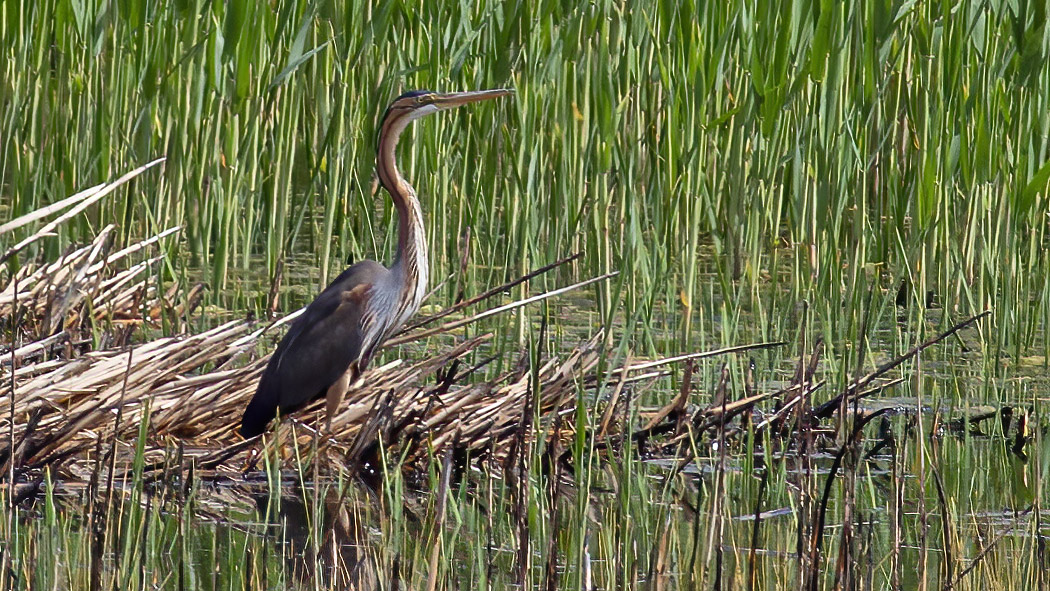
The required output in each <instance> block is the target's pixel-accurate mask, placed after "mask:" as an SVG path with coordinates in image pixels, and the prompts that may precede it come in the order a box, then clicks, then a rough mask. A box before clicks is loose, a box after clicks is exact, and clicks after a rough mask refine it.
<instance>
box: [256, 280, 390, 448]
mask: <svg viewBox="0 0 1050 591" xmlns="http://www.w3.org/2000/svg"><path fill="white" fill-rule="evenodd" d="M386 273H389V271H388V270H387V269H386V268H385V267H383V266H382V265H380V264H379V263H376V262H374V261H361V262H359V263H356V264H354V265H353V266H351V267H350V268H349V269H347V270H346V271H343V273H342V274H340V275H339V277H336V279H335V280H334V281H333V282H332V283H331V284H330V285H329V286H328V287H327V288H325V290H324V291H322V292H321V294H320V295H319V296H317V299H315V300H314V301H313V302H312V303H311V304H310V305H309V306H307V308H306V310H305V311H304V312H303V314H302V316H300V317H299V318H296V319H295V322H293V323H292V326H291V328H290V329H289V330H288V332H287V333H286V334H285V335H284V338H282V339H281V342H280V344H279V345H277V350H276V351H275V352H274V354H273V356H272V357H270V362H269V364H268V365H267V366H266V370H265V371H264V372H263V375H262V378H261V379H260V380H259V387H258V389H257V390H256V392H255V396H254V397H252V400H251V402H249V403H248V407H247V408H246V409H245V411H244V417H243V418H242V419H241V434H242V435H244V436H245V437H251V436H253V435H257V434H259V433H262V432H263V431H264V430H265V429H266V424H267V423H269V422H270V420H271V419H272V418H273V417H274V416H275V415H276V414H277V412H278V411H280V413H281V414H286V413H289V412H292V411H294V410H296V409H297V408H299V407H301V406H303V405H305V404H306V403H308V402H310V401H311V400H313V399H315V398H318V397H320V396H322V395H324V392H325V390H327V389H328V387H329V386H331V385H332V384H333V383H335V381H336V380H338V379H339V377H340V376H342V375H343V374H344V373H345V372H346V370H347V369H348V368H349V367H350V364H351V363H353V362H354V361H355V360H357V359H358V358H359V357H360V356H361V351H362V349H363V348H364V347H365V343H364V342H363V341H364V336H365V335H364V332H363V331H362V326H361V324H362V314H363V313H364V310H365V303H366V301H367V299H368V297H369V290H370V289H371V288H372V287H373V286H374V285H375V284H376V283H377V282H378V281H379V280H380V279H381V278H382V276H383V275H384V274H386Z"/></svg>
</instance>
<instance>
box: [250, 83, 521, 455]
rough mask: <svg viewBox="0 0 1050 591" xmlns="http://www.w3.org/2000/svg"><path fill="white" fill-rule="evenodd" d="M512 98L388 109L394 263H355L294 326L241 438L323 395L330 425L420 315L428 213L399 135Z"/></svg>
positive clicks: (483, 94) (383, 164) (449, 98)
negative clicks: (384, 348) (405, 165)
mask: <svg viewBox="0 0 1050 591" xmlns="http://www.w3.org/2000/svg"><path fill="white" fill-rule="evenodd" d="M510 93H511V91H509V90H502V89H501V90H487V91H479V92H461V93H450V94H441V93H435V92H429V91H413V92H408V93H405V94H403V95H401V96H400V97H398V98H397V99H395V100H394V102H392V103H391V104H390V106H389V107H388V108H387V110H386V114H385V115H384V116H383V122H382V124H381V125H380V130H379V147H378V151H377V156H376V172H377V173H378V176H379V182H380V183H382V185H383V187H384V188H385V189H386V190H387V192H388V193H390V196H391V198H392V199H393V201H394V207H395V208H396V209H397V214H398V241H397V255H396V257H395V258H394V263H393V264H392V265H391V266H390V267H389V268H387V267H384V266H383V265H381V264H379V263H377V262H375V261H361V262H359V263H356V264H354V265H352V266H351V267H350V268H349V269H347V270H345V271H343V272H342V273H341V274H340V275H339V276H338V277H336V278H335V280H334V281H332V283H331V284H330V285H329V286H328V287H327V288H325V290H324V291H322V292H321V294H320V295H318V296H317V299H315V300H314V301H313V302H312V303H311V304H310V305H309V306H307V308H306V311H305V312H303V314H302V315H301V316H300V317H299V318H297V319H296V320H295V322H293V323H292V326H291V328H290V329H289V330H288V332H287V334H285V335H284V338H283V339H281V342H280V344H278V345H277V350H276V351H275V352H274V354H273V356H271V357H270V361H269V363H268V364H267V366H266V370H265V371H264V372H263V375H262V378H261V379H260V380H259V386H258V389H257V390H256V392H255V396H253V397H252V399H251V402H249V403H248V407H247V408H246V409H245V410H244V416H243V417H242V419H241V435H242V436H244V437H254V436H255V435H258V434H260V433H262V432H263V431H265V430H266V426H267V424H268V423H269V422H270V421H271V420H272V419H273V418H274V417H276V416H277V415H278V414H287V413H289V412H292V411H294V410H296V409H298V408H300V407H302V406H304V405H305V404H307V403H308V402H310V401H312V400H314V399H316V398H320V397H322V396H325V397H326V398H327V417H328V421H329V425H330V423H331V419H332V416H333V415H334V414H335V412H336V410H337V409H338V406H339V403H340V402H341V401H342V398H343V395H344V394H345V392H346V389H347V387H348V386H349V385H350V384H352V383H353V382H354V381H355V380H356V379H357V377H358V376H359V375H360V374H361V372H362V371H363V370H364V369H365V367H366V366H367V365H368V362H369V361H370V360H371V358H372V355H373V354H374V353H375V350H376V348H377V347H378V346H379V345H380V344H382V342H383V340H385V339H386V338H387V337H388V336H390V334H391V333H393V332H394V331H395V330H397V329H398V328H399V327H400V326H401V325H402V324H404V322H405V321H406V320H408V318H410V317H411V316H412V315H413V314H415V313H416V311H417V310H419V305H420V304H421V303H422V301H423V296H424V294H425V293H426V287H427V275H428V270H429V261H428V258H427V245H426V240H425V238H426V237H425V232H424V227H423V212H422V210H421V208H420V205H419V200H418V199H417V198H416V194H415V191H414V190H413V189H412V187H411V186H410V185H409V184H408V182H407V181H405V179H404V177H402V176H401V173H400V172H399V171H398V168H397V163H396V161H395V151H396V148H397V143H398V140H399V138H400V136H401V133H402V132H403V131H404V130H405V128H406V127H407V126H408V124H409V123H411V122H412V121H414V120H416V119H419V118H420V117H423V116H425V115H429V114H431V113H436V112H438V111H442V110H445V109H451V108H454V107H458V106H461V105H465V104H468V103H472V102H477V101H482V100H487V99H492V98H497V97H500V96H505V95H508V94H510Z"/></svg>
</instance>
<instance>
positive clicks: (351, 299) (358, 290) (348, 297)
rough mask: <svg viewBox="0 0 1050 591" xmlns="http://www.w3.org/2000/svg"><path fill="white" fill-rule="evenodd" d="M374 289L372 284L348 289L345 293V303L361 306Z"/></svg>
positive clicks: (363, 284)
mask: <svg viewBox="0 0 1050 591" xmlns="http://www.w3.org/2000/svg"><path fill="white" fill-rule="evenodd" d="M371 288H372V284H371V283H359V284H357V285H355V286H354V287H353V288H352V289H348V290H347V291H344V292H343V301H344V302H348V303H354V304H361V303H363V302H364V301H365V294H366V293H368V290H369V289H371Z"/></svg>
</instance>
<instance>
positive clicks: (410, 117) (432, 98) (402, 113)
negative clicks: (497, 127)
mask: <svg viewBox="0 0 1050 591" xmlns="http://www.w3.org/2000/svg"><path fill="white" fill-rule="evenodd" d="M510 94H514V91H513V90H511V89H509V88H498V89H495V90H478V91H471V92H434V91H432V90H411V91H409V92H406V93H405V94H402V95H401V96H399V97H397V98H396V99H394V102H392V103H390V106H389V107H388V108H387V110H386V114H385V116H384V119H385V120H389V121H393V120H396V119H401V118H405V122H406V123H407V122H409V121H415V120H416V119H419V118H420V117H425V116H427V115H430V114H431V113H437V112H438V111H445V110H447V109H453V108H455V107H461V106H463V105H466V104H469V103H477V102H480V101H485V100H489V99H494V98H499V97H501V96H507V95H510Z"/></svg>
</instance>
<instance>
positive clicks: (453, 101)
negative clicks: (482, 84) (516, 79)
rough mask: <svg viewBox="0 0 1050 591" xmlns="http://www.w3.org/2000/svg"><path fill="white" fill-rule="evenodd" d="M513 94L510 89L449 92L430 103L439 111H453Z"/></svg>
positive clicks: (436, 97)
mask: <svg viewBox="0 0 1050 591" xmlns="http://www.w3.org/2000/svg"><path fill="white" fill-rule="evenodd" d="M511 94H514V90H512V89H510V88H497V89H495V90H477V91H473V92H450V93H447V94H439V95H437V96H435V97H434V102H433V103H431V104H433V105H434V106H436V107H437V108H439V109H453V108H455V107H461V106H463V105H466V104H469V103H477V102H480V101H487V100H489V99H494V98H499V97H501V96H508V95H511Z"/></svg>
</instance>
